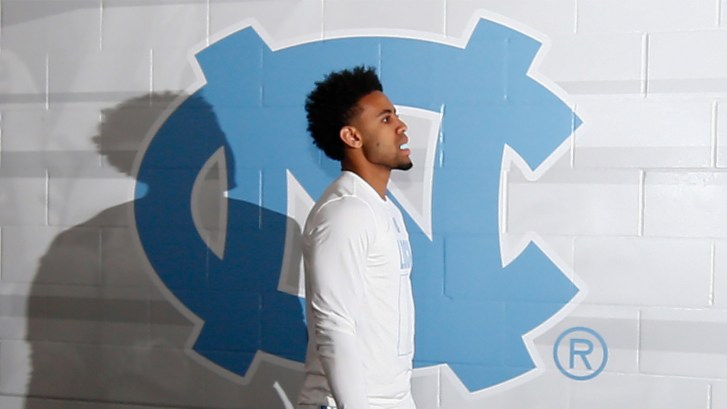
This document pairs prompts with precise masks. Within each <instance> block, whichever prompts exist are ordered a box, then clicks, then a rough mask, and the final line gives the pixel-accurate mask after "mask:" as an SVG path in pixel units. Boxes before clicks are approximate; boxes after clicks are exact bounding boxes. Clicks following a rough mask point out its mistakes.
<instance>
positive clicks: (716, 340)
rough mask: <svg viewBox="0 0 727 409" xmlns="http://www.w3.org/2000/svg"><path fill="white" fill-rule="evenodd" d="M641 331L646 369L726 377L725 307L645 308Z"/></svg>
mask: <svg viewBox="0 0 727 409" xmlns="http://www.w3.org/2000/svg"><path fill="white" fill-rule="evenodd" d="M640 333H641V349H640V351H639V366H640V368H641V371H642V372H643V373H647V374H653V375H662V376H669V377H685V378H697V379H700V378H701V379H713V378H717V379H725V378H727V345H725V343H724V339H725V337H727V317H726V316H725V314H724V312H723V311H718V310H687V309H654V308H645V309H643V311H642V313H641V330H640Z"/></svg>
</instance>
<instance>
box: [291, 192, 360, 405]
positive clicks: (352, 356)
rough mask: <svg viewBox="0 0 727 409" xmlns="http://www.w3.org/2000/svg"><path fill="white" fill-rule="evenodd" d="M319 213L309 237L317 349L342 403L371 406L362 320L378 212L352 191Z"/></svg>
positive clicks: (307, 249)
mask: <svg viewBox="0 0 727 409" xmlns="http://www.w3.org/2000/svg"><path fill="white" fill-rule="evenodd" d="M315 217H316V219H315V220H314V225H315V227H313V228H312V229H311V230H310V232H309V233H308V234H307V235H306V237H305V238H304V241H305V243H304V255H305V268H306V280H308V291H309V293H308V294H307V295H306V296H307V297H309V299H310V305H311V312H312V316H310V317H308V319H309V320H312V322H313V324H314V328H315V335H314V336H315V343H316V348H317V352H318V355H319V357H320V360H321V364H322V365H323V370H324V371H325V373H326V377H327V380H328V383H329V385H330V387H331V391H332V393H333V398H334V399H335V400H336V403H337V404H338V408H339V409H368V407H369V406H368V397H367V387H366V376H365V364H364V362H363V360H362V356H361V351H360V348H359V344H358V342H359V339H358V334H357V325H358V324H359V322H360V320H361V319H362V314H363V307H362V306H363V299H364V297H365V293H364V274H365V271H366V257H367V253H368V246H369V243H370V242H371V240H372V238H373V231H372V224H371V223H370V220H371V217H372V213H371V210H370V209H369V207H368V205H366V204H365V203H363V202H361V201H360V200H359V199H356V198H351V197H347V198H342V199H339V200H337V201H335V202H332V203H330V204H328V205H326V206H325V207H324V208H322V209H321V210H320V211H319V213H318V214H317V215H316V216H315Z"/></svg>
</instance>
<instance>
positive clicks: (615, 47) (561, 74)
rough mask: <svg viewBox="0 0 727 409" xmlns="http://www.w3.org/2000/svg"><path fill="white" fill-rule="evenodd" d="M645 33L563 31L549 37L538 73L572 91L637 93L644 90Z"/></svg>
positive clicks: (570, 92) (609, 93)
mask: <svg viewBox="0 0 727 409" xmlns="http://www.w3.org/2000/svg"><path fill="white" fill-rule="evenodd" d="M642 37H643V34H641V33H610V34H561V35H554V36H551V37H549V39H548V40H549V41H548V42H549V43H550V48H548V49H542V50H541V53H543V54H542V56H541V60H540V61H541V63H540V65H539V66H538V67H536V72H540V73H542V75H543V76H544V77H545V78H548V79H550V80H553V81H555V82H556V83H557V84H558V85H559V86H560V87H562V88H563V89H564V90H565V91H566V92H568V93H569V94H580V95H637V94H639V93H640V92H641V82H642V76H643V75H642V67H643V55H642V54H643V45H642V42H643V39H642Z"/></svg>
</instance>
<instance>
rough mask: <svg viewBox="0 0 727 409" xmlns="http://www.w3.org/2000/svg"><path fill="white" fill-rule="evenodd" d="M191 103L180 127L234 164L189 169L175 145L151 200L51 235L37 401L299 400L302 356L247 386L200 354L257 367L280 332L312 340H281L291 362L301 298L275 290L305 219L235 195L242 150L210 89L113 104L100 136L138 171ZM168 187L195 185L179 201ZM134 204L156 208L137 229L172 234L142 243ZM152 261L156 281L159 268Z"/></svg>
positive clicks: (270, 403) (34, 358) (236, 403)
mask: <svg viewBox="0 0 727 409" xmlns="http://www.w3.org/2000/svg"><path fill="white" fill-rule="evenodd" d="M181 99H186V102H185V103H184V105H190V104H189V103H191V105H193V106H194V107H195V109H199V110H202V112H201V114H200V112H198V113H197V115H196V116H195V118H196V121H195V123H194V124H192V125H191V126H189V127H187V128H184V129H182V128H179V129H177V131H179V132H200V133H202V132H203V133H204V141H205V142H204V144H205V145H208V146H210V147H212V148H214V149H215V150H216V152H223V154H225V155H226V160H221V161H217V162H215V163H213V165H215V164H216V166H211V167H210V166H207V167H206V168H205V169H203V168H201V167H197V166H193V167H191V168H190V167H188V166H187V165H186V164H184V160H183V158H179V159H181V160H179V161H177V160H176V159H177V158H175V157H174V155H175V153H174V152H170V162H169V163H168V164H166V165H164V166H162V167H160V168H156V169H155V172H163V173H165V174H166V175H167V176H170V178H167V179H164V180H166V181H167V182H168V183H167V185H166V186H155V185H154V183H158V180H159V179H154V178H151V179H149V180H145V179H144V178H143V177H142V178H139V180H138V183H143V184H145V187H146V192H145V193H146V194H145V195H144V196H143V197H141V198H138V199H137V200H135V201H131V202H127V203H123V204H120V205H118V206H114V207H112V208H109V209H106V210H103V211H102V212H100V213H98V214H97V215H96V216H94V217H93V218H91V219H89V220H87V221H86V222H84V223H81V224H79V225H77V226H74V227H72V228H70V229H68V230H66V231H64V232H63V233H61V234H60V235H58V236H57V237H56V238H55V239H54V240H53V242H52V244H51V246H50V248H49V250H48V252H47V253H46V254H45V255H44V256H43V257H42V259H41V261H40V266H39V269H38V272H37V274H36V278H35V281H34V283H33V290H32V292H31V295H30V297H29V300H28V310H27V318H28V331H27V340H28V343H29V344H30V346H31V368H32V369H31V370H32V373H31V378H30V382H29V385H28V390H27V394H28V396H29V399H27V401H26V406H25V407H26V409H40V408H46V407H47V405H48V402H47V401H44V399H41V398H49V399H61V400H63V401H65V402H66V403H67V406H63V407H76V406H79V407H84V408H85V407H88V406H87V405H89V402H108V403H130V404H134V403H136V404H152V405H162V406H174V407H237V408H239V407H250V408H253V407H254V408H282V407H286V406H287V405H285V403H286V401H287V400H288V399H294V398H295V395H296V394H297V390H298V388H299V385H300V382H301V381H302V366H300V365H298V366H296V365H295V364H294V365H290V363H289V362H288V363H285V362H283V363H282V364H281V365H280V366H278V367H276V366H275V365H272V366H268V367H266V366H265V365H262V366H261V367H260V368H258V370H257V373H256V374H255V376H254V377H250V375H251V374H250V373H248V379H247V382H246V384H241V383H240V382H239V380H240V378H239V377H238V376H237V375H234V374H231V373H230V372H225V371H220V370H219V368H215V367H213V365H212V364H210V363H209V362H210V361H208V360H206V359H204V358H202V359H200V357H207V358H209V357H223V359H227V360H232V361H241V362H247V361H249V360H251V359H252V357H253V356H254V354H255V352H256V351H258V350H260V349H263V348H262V346H263V345H262V344H263V343H264V337H265V336H271V335H275V334H280V335H281V336H284V335H285V334H287V336H289V337H290V338H291V339H293V340H300V339H301V337H302V340H303V341H302V342H300V341H295V342H285V341H283V342H282V344H285V345H287V347H286V348H287V350H288V352H289V353H288V355H289V356H286V358H290V359H293V360H300V359H298V358H299V357H302V356H303V355H304V348H305V323H304V319H303V311H302V307H301V304H300V302H299V300H298V298H297V297H293V296H289V295H287V294H283V293H281V292H279V291H278V290H277V285H278V280H279V273H280V268H281V266H280V264H279V263H278V264H275V262H276V261H279V260H281V259H282V257H279V255H278V254H277V253H276V252H282V251H283V243H284V240H285V233H286V230H285V229H286V225H287V224H289V223H291V222H293V221H292V220H291V219H288V218H287V217H286V216H285V215H281V214H277V213H274V212H271V211H268V210H265V209H263V208H261V207H259V206H257V205H255V204H250V203H246V202H242V201H239V200H232V199H227V198H225V197H224V192H225V191H226V190H228V189H229V188H231V187H232V186H234V174H235V170H234V158H232V157H231V151H230V150H229V148H227V147H228V143H227V141H226V139H225V135H224V133H223V132H222V131H221V129H220V127H219V125H218V124H217V122H216V117H215V114H214V112H213V111H212V107H211V106H210V105H209V104H208V103H206V102H205V101H204V100H203V98H202V97H201V96H198V95H194V96H189V97H188V96H183V95H179V94H173V93H163V94H152V95H146V96H141V97H138V98H134V99H131V100H128V101H125V102H124V103H122V104H120V105H118V106H117V107H115V108H113V109H108V110H104V111H103V121H102V123H101V125H100V127H99V134H98V135H97V136H95V137H94V138H93V140H94V142H95V144H96V146H97V147H98V151H99V152H100V153H101V154H102V155H104V156H105V157H106V158H107V160H108V163H110V164H111V165H113V166H114V167H115V168H116V169H118V170H119V171H120V172H123V173H125V174H127V175H129V176H134V175H133V174H132V166H133V163H134V160H136V157H137V156H138V155H139V153H140V149H141V147H142V143H143V140H144V138H145V136H146V135H147V134H148V132H149V131H150V130H151V129H152V128H153V126H154V123H155V122H156V121H157V120H158V119H159V118H161V117H162V116H166V115H165V114H166V113H168V112H169V111H170V109H172V106H173V104H174V102H175V101H178V100H181ZM200 118H203V119H204V120H203V121H200V120H199V119H200ZM219 148H227V149H224V150H222V151H220V150H219ZM180 163H181V164H182V166H180ZM205 165H209V163H207V164H205ZM202 171H204V172H202ZM190 172H192V173H194V174H195V175H201V177H199V176H198V177H195V179H194V180H195V182H194V186H174V184H175V183H176V182H175V181H176V180H179V181H184V180H187V179H185V178H184V177H180V178H175V177H174V175H175V174H190ZM201 172H202V173H201ZM228 175H229V176H228ZM180 183H183V182H180ZM170 185H172V186H170ZM170 189H171V190H175V189H182V190H185V189H186V190H188V191H189V192H190V193H191V194H190V196H186V200H184V201H172V202H169V197H167V196H166V193H165V192H169V191H171V190H170ZM89 194H103V192H93V193H92V192H89ZM192 196H196V197H192ZM160 204H165V206H163V207H160ZM135 207H136V209H137V213H138V212H139V209H142V210H143V212H142V213H144V214H145V215H146V216H152V218H151V219H149V218H148V217H147V218H146V219H144V220H143V221H141V222H139V229H140V230H144V231H147V232H148V231H153V232H154V234H153V235H152V236H149V237H153V238H154V239H159V238H164V239H165V240H162V241H163V242H154V243H149V242H148V241H147V242H144V241H143V240H142V243H143V247H144V250H140V246H139V244H138V243H139V240H138V238H137V236H136V230H135V229H134V216H133V215H134V208H135ZM192 214H194V217H193V216H192ZM137 216H138V215H137ZM261 220H264V221H265V222H264V223H263V222H261ZM221 232H223V233H224V234H220V233H221ZM157 241H158V240H157ZM213 242H214V245H213ZM210 247H212V248H210ZM196 256H201V257H202V259H201V261H203V262H202V263H201V264H199V263H197V262H198V261H200V259H197V258H195V257H196ZM190 257H191V258H190ZM298 257H299V255H298ZM150 262H151V265H152V267H153V269H154V270H155V271H156V272H157V273H159V275H158V276H156V275H155V273H154V272H149V263H150ZM180 303H181V304H182V305H184V307H180ZM190 311H191V313H190ZM271 311H272V314H273V315H272V317H278V316H280V317H283V316H284V317H285V318H286V319H285V320H284V321H281V322H280V323H278V324H275V323H271V322H269V321H270V317H271V315H270V314H271V313H270V312H271ZM198 320H201V321H203V322H204V323H205V324H204V325H205V329H204V330H203V331H202V334H206V335H205V337H206V338H204V339H203V337H202V336H200V338H199V339H198V340H197V341H196V343H195V345H193V347H194V349H195V350H196V353H192V352H191V351H190V346H189V343H190V337H191V336H192V335H193V333H194V332H195V326H194V324H195V321H198ZM271 327H272V332H270V331H267V332H266V328H268V329H270V328H271ZM225 334H227V335H229V334H234V336H227V337H224V335H225ZM221 337H223V339H220V338H221ZM215 338H217V340H216V341H215ZM211 341H215V342H211ZM282 344H281V345H282ZM212 361H214V360H212ZM215 362H216V361H215ZM243 373H244V371H243ZM281 390H282V391H285V394H286V395H287V397H286V396H284V395H281V392H280V391H281ZM74 402H75V404H74ZM83 402H85V403H83ZM91 406H93V407H103V406H97V405H93V404H92V405H91Z"/></svg>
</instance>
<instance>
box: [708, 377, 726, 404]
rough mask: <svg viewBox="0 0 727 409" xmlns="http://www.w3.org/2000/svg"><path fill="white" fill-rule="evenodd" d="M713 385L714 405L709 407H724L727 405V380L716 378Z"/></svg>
mask: <svg viewBox="0 0 727 409" xmlns="http://www.w3.org/2000/svg"><path fill="white" fill-rule="evenodd" d="M711 386H712V391H711V392H712V394H711V397H712V405H711V406H710V407H709V409H718V408H723V407H725V405H727V382H726V381H722V380H714V381H712V383H711Z"/></svg>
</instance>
